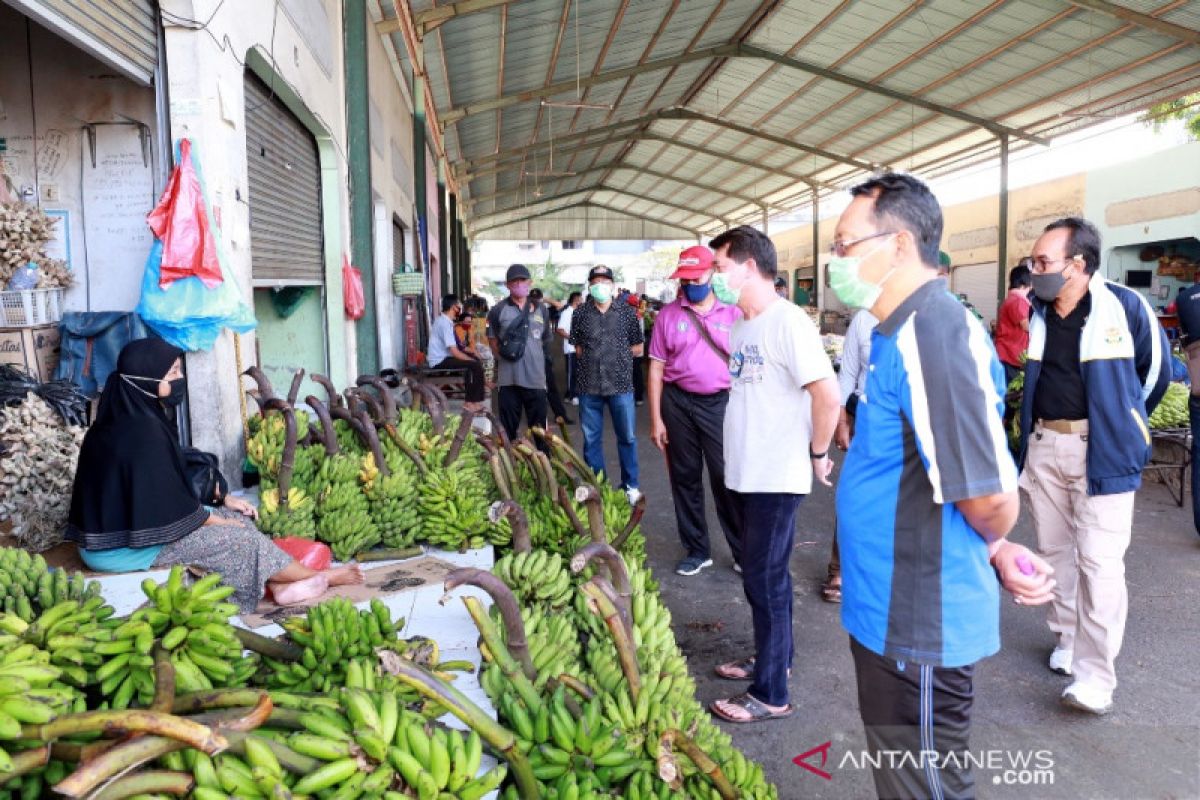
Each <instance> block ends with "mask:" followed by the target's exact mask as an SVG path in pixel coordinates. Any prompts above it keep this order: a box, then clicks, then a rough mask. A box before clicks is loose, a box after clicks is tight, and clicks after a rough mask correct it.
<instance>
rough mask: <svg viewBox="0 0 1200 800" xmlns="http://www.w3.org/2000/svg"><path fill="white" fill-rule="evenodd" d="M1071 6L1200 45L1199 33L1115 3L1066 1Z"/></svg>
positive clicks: (1092, 0)
mask: <svg viewBox="0 0 1200 800" xmlns="http://www.w3.org/2000/svg"><path fill="white" fill-rule="evenodd" d="M1067 2H1068V3H1070V4H1071V5H1073V6H1079V7H1080V8H1086V9H1088V10H1089V11H1096V12H1099V13H1101V14H1107V15H1108V16H1110V17H1116V18H1117V19H1119V20H1122V21H1123V22H1128V23H1129V24H1131V25H1137V26H1138V27H1139V28H1145V29H1146V30H1150V31H1154V32H1155V33H1161V34H1162V35H1163V36H1170V37H1171V38H1172V39H1178V40H1179V41H1181V42H1186V43H1187V44H1194V45H1200V31H1197V30H1193V29H1191V28H1187V27H1184V26H1183V25H1176V24H1175V23H1174V22H1167V21H1166V20H1165V19H1158V18H1157V17H1152V16H1150V15H1149V14H1143V13H1141V12H1140V11H1134V10H1133V9H1132V8H1126V7H1125V6H1119V5H1117V4H1116V3H1110V2H1107V0H1067Z"/></svg>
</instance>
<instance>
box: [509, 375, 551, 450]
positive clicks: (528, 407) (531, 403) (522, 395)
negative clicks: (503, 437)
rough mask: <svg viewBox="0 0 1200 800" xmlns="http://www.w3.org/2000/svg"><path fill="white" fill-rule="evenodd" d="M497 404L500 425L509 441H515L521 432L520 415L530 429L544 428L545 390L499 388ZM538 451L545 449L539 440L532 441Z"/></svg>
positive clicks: (513, 387)
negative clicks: (523, 416) (523, 417)
mask: <svg viewBox="0 0 1200 800" xmlns="http://www.w3.org/2000/svg"><path fill="white" fill-rule="evenodd" d="M497 403H498V405H499V411H500V424H501V425H503V426H504V432H505V433H507V434H508V438H509V439H516V438H517V432H518V431H520V430H521V415H522V414H524V415H525V422H526V423H528V425H529V427H531V428H545V427H546V390H545V389H527V388H525V387H524V386H501V387H500V390H499V392H498V397H497ZM534 444H535V445H537V446H538V448H539V449H543V448H545V446H546V445H545V443H544V442H543V441H542V440H541V439H536V438H535V439H534Z"/></svg>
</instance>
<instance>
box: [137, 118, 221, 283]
mask: <svg viewBox="0 0 1200 800" xmlns="http://www.w3.org/2000/svg"><path fill="white" fill-rule="evenodd" d="M146 222H148V223H149V224H150V229H151V230H152V231H154V236H155V238H157V239H160V240H161V241H162V243H163V251H162V266H161V267H160V274H159V279H158V285H159V288H161V289H166V288H167V287H168V286H170V285H171V284H172V283H174V282H175V281H177V280H178V279H180V278H187V277H192V276H194V277H197V278H199V279H200V280H201V281H202V282H203V283H204V285H205V286H207V287H208V288H209V289H213V288H215V287H217V286H220V285H221V282H222V281H223V280H224V278H223V276H222V275H221V264H220V261H218V260H217V242H216V240H215V239H214V238H213V234H212V230H211V229H210V228H209V226H208V214H207V213H206V212H205V209H204V194H203V192H201V190H200V178H199V177H198V176H197V175H196V169H195V167H194V166H193V165H192V143H191V140H189V139H183V140H181V141H180V142H179V163H178V164H176V165H175V169H174V170H173V171H172V172H171V179H170V180H169V181H168V182H167V188H166V189H165V190H164V191H163V194H162V197H161V198H159V201H158V206H156V207H155V209H154V210H153V211H151V212H150V214H149V215H147V217H146Z"/></svg>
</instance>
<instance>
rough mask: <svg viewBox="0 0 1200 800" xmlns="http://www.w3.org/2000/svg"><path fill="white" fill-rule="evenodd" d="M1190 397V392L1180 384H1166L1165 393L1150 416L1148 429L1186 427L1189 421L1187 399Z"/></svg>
mask: <svg viewBox="0 0 1200 800" xmlns="http://www.w3.org/2000/svg"><path fill="white" fill-rule="evenodd" d="M1190 397H1191V392H1189V391H1188V388H1187V387H1186V386H1184V385H1183V384H1182V383H1171V384H1168V385H1167V393H1166V394H1164V395H1163V398H1162V400H1161V401H1160V402H1159V404H1158V407H1157V408H1155V409H1154V413H1153V414H1151V415H1150V427H1151V428H1155V429H1162V428H1184V427H1187V426H1188V424H1189V420H1190V417H1189V415H1188V399H1189V398H1190Z"/></svg>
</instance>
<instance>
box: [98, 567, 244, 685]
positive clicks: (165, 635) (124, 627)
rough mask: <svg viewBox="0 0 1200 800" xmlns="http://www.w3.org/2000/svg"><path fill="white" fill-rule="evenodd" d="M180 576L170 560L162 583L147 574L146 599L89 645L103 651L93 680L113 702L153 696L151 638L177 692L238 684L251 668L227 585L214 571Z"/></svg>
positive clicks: (180, 568)
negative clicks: (165, 656) (187, 581)
mask: <svg viewBox="0 0 1200 800" xmlns="http://www.w3.org/2000/svg"><path fill="white" fill-rule="evenodd" d="M183 578H184V574H183V567H181V566H175V567H172V568H171V573H170V575H169V576H168V578H167V582H166V583H164V584H162V585H159V584H156V583H155V582H154V579H153V578H146V579H145V580H144V581H142V592H143V593H144V594H145V595H146V597H147V598H148V599H149V600H150V604H149V605H146V606H143V607H142V608H139V609H138V610H137V611H134V612H133V613H132V614H130V615H129V618H128V619H126V620H122V621H120V624H119V625H117V626H116V627H115V628H113V630H112V638H111V640H109V641H105V642H99V643H97V644H96V645H95V647H94V648H93V649H94V651H95V652H96V653H98V654H100V655H102V656H104V657H105V661H104V663H103V664H101V665H100V666H99V667H98V668H97V669H96V672H95V680H96V681H97V682H98V683H99V684H100V694H101V695H102V696H104V697H107V698H109V699H110V703H111V706H112V707H113V708H128V707H129V706H130V705H131V704H132V703H134V702H135V701H136V702H137V703H138V704H140V705H148V704H149V703H150V701H151V700H152V699H153V698H154V656H153V655H152V651H153V649H154V645H155V643H161V644H162V647H163V649H164V650H166V651H167V652H168V653H170V659H171V663H172V665H173V666H174V667H175V682H176V685H177V687H178V689H179V691H182V692H192V691H201V690H207V689H213V688H214V687H231V686H244V685H245V684H246V683H247V682H248V681H249V680H250V678H251V676H252V675H253V674H254V672H255V671H256V670H257V668H258V664H257V661H256V660H255V659H254V658H250V657H245V656H243V654H242V644H241V642H240V641H239V640H238V637H237V634H236V633H235V632H234V628H233V626H232V625H231V624H230V623H229V618H230V617H232V616H233V615H235V614H237V612H238V608H237V606H235V605H233V604H232V603H226V602H224V600H225V599H226V598H228V597H229V595H231V594H233V587H232V586H226V585H223V584H222V583H221V576H220V575H218V574H217V573H215V572H214V573H210V574H208V575H206V576H204V577H203V578H201V579H200V580H198V581H196V582H195V583H193V584H192V585H191V586H185V585H184V582H183Z"/></svg>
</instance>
